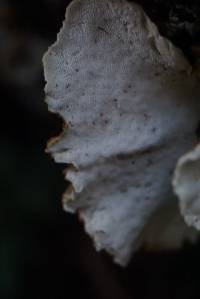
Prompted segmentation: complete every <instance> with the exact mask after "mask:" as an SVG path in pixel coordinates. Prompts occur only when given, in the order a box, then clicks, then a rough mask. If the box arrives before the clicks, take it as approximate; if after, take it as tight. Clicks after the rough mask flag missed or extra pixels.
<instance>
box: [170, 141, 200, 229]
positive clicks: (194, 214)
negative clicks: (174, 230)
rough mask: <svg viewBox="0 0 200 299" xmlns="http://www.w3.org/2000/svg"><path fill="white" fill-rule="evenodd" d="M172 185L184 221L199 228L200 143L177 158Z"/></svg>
mask: <svg viewBox="0 0 200 299" xmlns="http://www.w3.org/2000/svg"><path fill="white" fill-rule="evenodd" d="M173 186H174V192H175V193H176V194H177V196H178V198H179V203H180V210H181V213H182V215H183V217H184V219H185V221H186V223H187V224H188V225H189V226H194V227H195V228H196V229H198V230H200V145H198V146H196V147H195V148H194V149H193V150H191V151H190V152H188V153H187V154H185V155H184V156H183V157H181V158H180V159H179V161H178V163H177V166H176V169H175V174H174V179H173Z"/></svg>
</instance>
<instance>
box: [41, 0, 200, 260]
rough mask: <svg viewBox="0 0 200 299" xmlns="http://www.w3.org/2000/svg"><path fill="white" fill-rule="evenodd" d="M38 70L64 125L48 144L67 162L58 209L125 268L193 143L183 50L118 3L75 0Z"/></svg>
mask: <svg viewBox="0 0 200 299" xmlns="http://www.w3.org/2000/svg"><path fill="white" fill-rule="evenodd" d="M44 69H45V78H46V81H47V84H46V88H45V91H46V101H47V103H48V106H49V109H50V110H51V111H53V112H56V113H58V114H60V115H61V116H62V117H63V119H64V120H65V122H67V124H68V130H66V131H65V132H64V133H63V134H62V137H61V138H60V139H59V140H56V141H55V142H54V143H51V145H50V146H49V152H51V153H52V155H53V157H54V158H55V161H56V162H59V163H67V164H70V165H72V166H71V167H70V168H69V170H68V172H67V174H66V179H67V180H70V181H71V183H72V186H71V188H70V189H69V190H68V191H67V192H66V194H65V197H64V208H65V209H66V210H68V211H71V212H74V211H79V214H80V216H81V218H82V219H83V220H84V223H85V229H86V231H87V232H88V233H89V234H90V235H92V237H93V238H94V241H95V245H96V248H97V249H99V250H100V249H106V250H107V251H108V252H110V253H111V254H113V256H114V259H115V261H116V262H118V263H121V264H126V263H127V261H128V260H129V258H130V255H131V253H132V251H134V250H136V249H137V248H138V246H140V245H141V244H142V243H143V242H144V236H145V235H146V234H145V233H144V232H146V231H148V225H149V224H150V223H152V222H153V218H154V214H156V213H157V211H158V209H160V208H161V209H162V205H165V203H166V202H167V201H173V200H174V198H173V195H172V187H171V175H172V173H173V169H174V166H175V163H176V161H177V159H178V158H179V157H180V156H181V155H182V154H183V153H184V152H185V151H187V150H188V149H189V148H190V147H191V145H192V144H193V143H194V141H195V134H194V132H195V129H196V126H197V121H198V117H199V107H198V106H197V99H198V96H199V90H198V83H197V80H196V78H195V76H193V75H192V74H191V67H190V65H189V63H188V62H187V61H186V59H185V58H184V56H183V54H182V53H181V51H180V50H179V49H177V48H175V47H174V46H173V45H172V44H171V43H170V42H169V41H168V40H166V39H164V38H163V37H161V36H160V35H159V33H158V30H157V28H156V26H155V25H154V24H153V23H152V22H151V21H150V20H149V19H148V17H147V16H146V15H145V13H144V12H143V10H142V9H141V8H140V7H139V6H137V5H136V4H133V3H128V2H126V1H123V0H115V1H112V0H110V1H109V0H101V1H99V0H98V1H97V0H84V1H77V0H76V1H74V2H73V3H72V4H71V5H70V6H69V8H68V9H67V14H66V20H65V22H64V24H63V28H62V29H61V32H60V33H59V35H58V40H57V42H56V43H55V44H54V45H53V46H52V47H51V48H50V49H49V51H48V52H47V54H46V55H45V56H44ZM168 221H170V218H169V219H167V224H168ZM157 226H159V223H157ZM181 227H182V225H181ZM183 227H184V228H183V230H185V226H184V225H183ZM180 235H181V234H180ZM183 235H184V236H185V234H183ZM147 239H148V238H147ZM158 239H159V236H158ZM180 239H181V240H182V238H177V242H175V243H180V242H179V241H181V240H180Z"/></svg>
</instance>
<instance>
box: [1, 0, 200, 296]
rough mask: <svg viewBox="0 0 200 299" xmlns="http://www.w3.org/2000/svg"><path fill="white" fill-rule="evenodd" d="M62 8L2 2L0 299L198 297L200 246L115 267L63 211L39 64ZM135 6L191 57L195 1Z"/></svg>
mask: <svg viewBox="0 0 200 299" xmlns="http://www.w3.org/2000/svg"><path fill="white" fill-rule="evenodd" d="M68 2H70V1H66V0H65V1H64V0H41V1H33V0H29V1H27V0H24V1H23V0H0V92H1V93H0V97H1V106H0V107H1V118H0V120H1V146H0V165H1V167H0V169H1V175H0V180H1V197H0V203H1V207H0V222H1V224H0V298H1V299H18V298H19V299H23V298H24V299H25V298H29V299H32V298H34V299H40V298H43V299H45V298H48V299H64V298H87V299H90V298H91V299H112V298H113V299H126V298H135V299H144V298H149V299H151V298H152V299H153V298H154V299H156V298H162V299H169V298H170V299H173V298H176V299H177V298H181V299H186V298H187V299H194V298H200V284H199V273H200V251H199V249H200V246H199V244H197V245H195V246H192V245H186V246H184V248H183V249H182V250H181V251H175V252H160V253H145V252H139V253H137V254H136V255H135V256H134V258H133V260H132V261H131V263H130V264H129V266H128V267H127V268H125V269H121V268H120V267H119V266H116V265H114V264H113V263H112V261H111V259H110V257H108V256H107V255H105V254H104V253H96V252H95V250H94V248H93V244H92V242H91V240H90V239H89V237H88V236H87V235H86V234H85V233H84V231H83V227H82V224H81V223H79V221H78V219H77V218H76V217H75V216H73V215H70V214H66V213H64V212H63V211H62V207H61V195H62V193H63V192H64V190H65V188H66V182H65V181H64V179H63V175H62V171H63V169H64V166H62V165H56V164H55V163H54V162H53V161H52V159H51V158H50V157H49V156H48V155H46V154H45V153H44V149H45V146H46V142H47V140H48V138H49V137H52V136H55V135H56V134H57V133H59V132H60V130H61V127H62V123H61V121H60V120H59V119H58V118H57V117H55V116H54V115H52V114H50V113H48V111H47V106H46V104H45V103H44V92H43V89H44V79H43V69H42V62H41V61H42V56H43V54H44V52H45V51H46V50H47V48H48V46H49V45H51V44H52V43H53V42H54V41H55V39H56V34H57V32H58V31H59V29H60V27H61V24H62V21H63V20H64V15H65V8H66V6H67V4H68ZM138 2H140V3H141V4H142V5H143V6H144V8H145V10H147V12H148V14H149V15H150V16H151V17H152V19H153V20H154V21H155V22H157V24H158V25H159V28H160V30H161V31H162V33H163V34H164V35H166V36H168V37H169V38H170V39H172V40H173V41H174V42H175V43H176V44H177V45H179V46H180V47H182V50H183V51H184V52H185V53H186V55H188V57H189V59H191V61H194V59H195V58H194V57H193V54H192V53H193V52H192V51H191V48H192V47H193V46H194V47H198V45H199V38H200V35H199V33H200V31H199V28H200V27H199V16H200V14H199V13H200V10H199V4H198V2H196V1H191V2H188V1H161V0H157V1H156V0H152V1H147V0H146V1H145V0H141V1H138ZM184 22H185V23H184ZM184 24H186V25H187V26H186V25H184ZM188 28H189V29H188Z"/></svg>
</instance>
